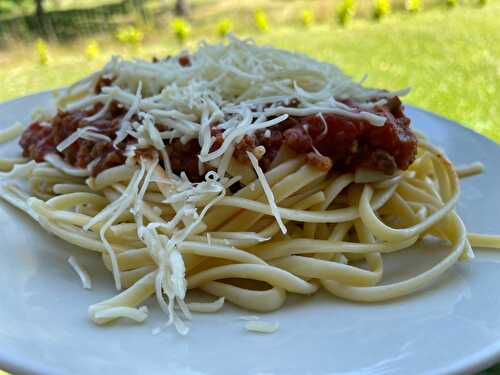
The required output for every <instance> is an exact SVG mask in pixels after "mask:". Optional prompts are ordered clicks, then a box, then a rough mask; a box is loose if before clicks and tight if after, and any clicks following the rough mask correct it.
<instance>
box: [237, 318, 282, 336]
mask: <svg viewBox="0 0 500 375" xmlns="http://www.w3.org/2000/svg"><path fill="white" fill-rule="evenodd" d="M279 327H280V325H279V323H277V322H274V323H270V322H264V321H261V320H259V321H255V320H251V321H249V322H247V323H246V324H245V328H246V329H247V331H250V332H257V333H274V332H276V331H277V330H278V329H279Z"/></svg>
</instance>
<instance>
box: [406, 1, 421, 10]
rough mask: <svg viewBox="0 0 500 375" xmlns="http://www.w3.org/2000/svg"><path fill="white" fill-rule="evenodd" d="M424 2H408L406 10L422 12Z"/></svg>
mask: <svg viewBox="0 0 500 375" xmlns="http://www.w3.org/2000/svg"><path fill="white" fill-rule="evenodd" d="M422 6H423V5H422V0H406V2H405V8H406V10H407V11H408V12H411V13H418V12H421V11H422Z"/></svg>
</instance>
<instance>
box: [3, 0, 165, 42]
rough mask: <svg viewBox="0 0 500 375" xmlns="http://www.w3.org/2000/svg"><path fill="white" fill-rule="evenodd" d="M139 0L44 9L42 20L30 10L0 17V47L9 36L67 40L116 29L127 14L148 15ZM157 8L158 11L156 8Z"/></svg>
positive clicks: (143, 16) (142, 2)
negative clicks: (20, 13) (79, 7)
mask: <svg viewBox="0 0 500 375" xmlns="http://www.w3.org/2000/svg"><path fill="white" fill-rule="evenodd" d="M146 2H147V1H143V0H122V1H120V2H117V3H112V4H106V5H101V6H97V7H94V8H84V9H65V10H53V11H50V12H47V13H46V14H45V16H44V20H43V22H40V20H39V19H38V18H37V17H36V15H34V14H30V15H21V16H15V17H12V18H6V19H2V20H1V21H0V47H1V44H2V42H4V43H5V42H6V41H7V39H9V38H12V37H14V38H16V39H33V38H36V37H49V38H52V39H57V40H59V41H67V40H71V39H74V38H77V37H80V36H82V35H83V36H89V35H94V34H97V33H101V32H109V31H110V30H114V29H116V27H117V25H118V24H119V23H120V21H121V22H123V18H125V17H126V16H127V15H129V14H135V15H138V16H140V17H142V18H143V19H146V18H147V17H150V16H151V15H150V14H148V12H149V11H148V10H147V9H146V8H145V3H146ZM157 11H162V9H159V10H157Z"/></svg>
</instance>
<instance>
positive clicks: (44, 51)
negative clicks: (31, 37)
mask: <svg viewBox="0 0 500 375" xmlns="http://www.w3.org/2000/svg"><path fill="white" fill-rule="evenodd" d="M35 48H36V53H37V55H38V63H39V64H40V65H47V64H48V63H49V47H48V46H47V43H45V42H44V40H43V39H41V38H38V39H37V40H36V44H35Z"/></svg>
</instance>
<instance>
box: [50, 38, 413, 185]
mask: <svg viewBox="0 0 500 375" xmlns="http://www.w3.org/2000/svg"><path fill="white" fill-rule="evenodd" d="M184 54H185V52H182V53H181V55H184ZM179 56H180V55H179ZM176 57H178V56H174V57H173V58H171V59H166V60H162V61H159V62H156V63H152V62H149V61H144V60H131V61H128V60H124V59H122V58H120V57H117V56H114V57H113V58H112V59H111V60H110V61H109V62H108V63H107V64H106V66H105V67H104V68H103V69H102V70H100V71H99V72H96V73H93V74H92V75H90V76H89V77H87V78H84V79H83V80H81V81H80V82H77V83H76V84H74V85H73V86H71V87H70V88H68V89H67V90H66V91H65V92H63V94H62V96H61V97H60V98H59V104H60V105H61V106H62V107H63V108H64V109H66V110H69V111H71V110H75V109H88V108H90V107H92V106H93V105H94V104H96V103H101V104H102V105H103V106H104V108H107V106H109V104H110V103H111V102H112V101H118V102H119V103H120V104H121V105H123V107H124V108H125V109H127V112H126V115H125V116H124V118H123V119H122V121H121V123H120V127H119V129H118V130H117V135H116V138H115V140H114V142H113V143H114V146H115V147H116V146H117V145H118V144H119V143H120V142H122V141H123V140H124V139H125V138H126V136H127V135H132V136H133V137H135V138H137V142H138V144H139V146H140V147H148V146H152V147H154V148H156V149H158V150H162V149H163V148H164V143H165V141H167V142H170V141H172V140H173V139H176V138H177V139H180V141H181V142H182V143H183V144H185V143H186V142H188V141H189V140H191V139H197V141H198V143H199V145H200V147H201V152H200V155H199V157H200V161H201V162H204V163H205V162H210V161H214V160H216V159H219V158H221V157H222V156H223V155H225V154H226V153H228V152H229V151H230V149H231V147H232V146H233V144H234V142H236V141H238V140H239V139H240V137H242V136H243V135H245V134H252V133H254V132H255V131H256V130H259V129H267V128H269V127H271V126H275V125H277V124H279V123H281V122H283V121H285V120H286V119H287V118H288V116H291V115H292V116H305V115H310V114H315V115H316V114H319V116H322V115H321V114H326V113H336V114H339V115H342V116H346V117H350V118H354V119H362V120H365V121H368V122H369V123H371V124H372V125H374V126H382V125H384V123H385V117H383V116H380V115H378V114H376V113H373V112H372V111H371V110H372V109H373V108H374V106H376V105H380V104H383V103H384V100H386V98H390V97H392V96H395V95H404V94H406V93H407V92H408V90H407V89H405V90H401V91H399V92H392V93H391V92H386V91H383V90H377V89H370V88H365V87H363V86H362V85H361V84H362V82H363V80H362V81H361V82H356V81H354V80H352V79H351V78H350V77H348V76H347V75H345V74H344V73H342V72H341V71H340V69H338V68H337V67H336V66H335V65H332V64H328V63H323V62H319V61H316V60H314V59H311V58H309V57H307V56H305V55H302V54H300V53H293V52H289V51H285V50H280V49H276V48H272V47H270V46H257V45H256V44H255V42H253V41H252V40H249V39H246V40H241V39H238V38H236V37H234V36H232V35H230V36H229V37H228V42H227V43H219V44H208V43H205V42H202V43H200V45H199V48H198V50H197V51H196V52H194V53H192V54H190V55H189V60H190V63H191V64H190V66H189V67H185V66H181V65H180V64H179V63H178V58H176ZM99 76H103V77H113V79H114V80H113V83H112V85H111V86H109V87H102V90H101V91H102V92H101V93H99V94H96V93H95V92H94V85H95V82H96V80H97V79H98V78H99ZM373 98H379V100H378V101H375V102H374V101H373ZM292 99H294V100H296V101H297V103H298V105H295V106H293V107H292V106H290V102H291V101H292ZM343 99H351V100H352V101H354V102H355V103H356V105H357V107H358V108H360V109H361V110H359V109H354V108H351V107H350V106H348V105H346V104H344V103H343V102H342V100H343ZM104 108H103V109H101V110H100V111H99V112H98V113H96V114H95V115H93V116H91V118H88V119H87V120H95V119H97V118H99V117H100V116H101V115H102V114H103V113H104V112H105V110H104ZM135 114H136V115H137V116H136V117H138V118H139V120H138V121H136V122H134V123H133V124H131V123H130V119H131V118H132V116H133V115H135ZM157 124H162V125H163V126H164V127H166V128H167V129H168V130H163V129H162V131H161V132H160V131H159V130H158V129H157V127H156V125H157ZM214 126H215V127H217V128H219V129H221V130H223V143H222V145H221V146H220V147H219V148H218V149H216V150H213V151H210V148H211V146H212V144H213V141H214V139H213V137H212V136H211V128H212V127H214ZM269 135H270V133H269V132H266V133H265V136H266V137H268V136H269ZM103 137H105V136H102V134H101V135H99V133H96V132H95V129H91V128H90V127H85V128H79V129H77V130H76V131H75V133H73V134H71V135H70V136H69V137H68V138H67V139H65V140H64V141H63V142H61V144H59V145H58V146H57V149H58V150H59V151H62V150H64V149H65V148H67V147H68V146H69V145H71V144H72V143H73V142H75V141H76V140H77V139H79V138H86V139H94V140H98V139H100V140H105V138H103ZM258 153H259V154H261V153H262V152H261V151H259V152H258ZM225 167H226V164H225V163H222V166H220V172H223V171H225ZM222 177H224V176H223V175H222V176H221V178H222Z"/></svg>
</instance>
